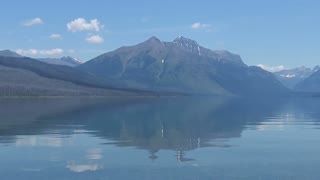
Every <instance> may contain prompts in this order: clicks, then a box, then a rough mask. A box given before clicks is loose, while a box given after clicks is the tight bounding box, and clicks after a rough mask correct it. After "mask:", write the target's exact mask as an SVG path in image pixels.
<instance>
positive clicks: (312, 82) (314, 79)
mask: <svg viewBox="0 0 320 180" xmlns="http://www.w3.org/2000/svg"><path fill="white" fill-rule="evenodd" d="M319 69H320V67H319V66H316V67H315V68H313V72H314V73H313V74H312V75H310V76H309V77H307V78H305V79H304V80H303V81H301V82H299V83H298V84H297V85H296V86H295V90H297V91H303V92H317V93H320V71H319Z"/></svg>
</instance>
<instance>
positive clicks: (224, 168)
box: [0, 97, 320, 180]
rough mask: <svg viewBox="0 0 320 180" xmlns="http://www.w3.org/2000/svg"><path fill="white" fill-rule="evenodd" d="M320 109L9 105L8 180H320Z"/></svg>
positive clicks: (84, 102)
mask: <svg viewBox="0 0 320 180" xmlns="http://www.w3.org/2000/svg"><path fill="white" fill-rule="evenodd" d="M319 107H320V99H317V98H314V99H312V98H279V99H267V98H266V99H246V98H221V97H180V98H131V99H117V98H109V99H108V98H106V99H103V98H91V99H90V98H80V99H73V98H65V99H64V98H60V99H59V98H58V99H54V98H52V99H41V98H39V99H27V98H26V99H0V119H1V121H0V158H1V160H0V176H1V179H3V180H21V179H32V180H44V179H46V180H73V179H75V180H82V179H90V180H108V179H110V180H113V179H133V180H144V179H145V180H149V179H152V180H160V179H161V180H162V179H166V180H170V179H183V180H189V179H190V180H194V179H201V180H202V179H219V180H223V179H245V180H247V179H252V180H260V179H281V180H283V179H290V180H291V179H319V178H320V174H319V167H320V156H319V153H320V129H319V128H320V111H319Z"/></svg>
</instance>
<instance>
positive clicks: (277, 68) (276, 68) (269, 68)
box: [257, 64, 287, 72]
mask: <svg viewBox="0 0 320 180" xmlns="http://www.w3.org/2000/svg"><path fill="white" fill-rule="evenodd" d="M257 66H258V67H260V68H262V69H264V70H266V71H269V72H279V71H282V70H286V69H287V68H286V67H285V66H284V65H279V66H267V65H264V64H258V65H257Z"/></svg>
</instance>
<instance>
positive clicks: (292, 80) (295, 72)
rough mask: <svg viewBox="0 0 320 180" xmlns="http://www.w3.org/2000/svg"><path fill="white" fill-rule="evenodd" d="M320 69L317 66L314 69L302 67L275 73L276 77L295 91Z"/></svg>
mask: <svg viewBox="0 0 320 180" xmlns="http://www.w3.org/2000/svg"><path fill="white" fill-rule="evenodd" d="M319 69H320V67H319V66H316V67H314V68H313V69H311V68H306V67H304V66H302V67H298V68H294V69H288V70H282V71H279V72H275V75H276V76H277V78H278V79H279V80H280V81H281V82H282V83H283V84H284V85H285V86H286V87H288V88H290V89H295V87H296V85H297V84H299V83H301V82H302V81H303V80H305V79H306V78H308V77H309V76H311V75H312V74H313V73H315V72H317V71H318V70H319Z"/></svg>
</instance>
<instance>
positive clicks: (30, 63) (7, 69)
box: [0, 56, 143, 96]
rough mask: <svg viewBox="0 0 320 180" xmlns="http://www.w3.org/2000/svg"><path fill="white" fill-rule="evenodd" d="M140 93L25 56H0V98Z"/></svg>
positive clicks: (69, 68)
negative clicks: (114, 86)
mask: <svg viewBox="0 0 320 180" xmlns="http://www.w3.org/2000/svg"><path fill="white" fill-rule="evenodd" d="M137 94H143V92H138V91H130V90H125V89H115V88H112V87H109V86H108V83H107V82H106V81H104V80H101V79H99V78H97V77H95V76H93V75H90V74H88V73H85V72H82V71H80V70H77V69H74V68H72V67H68V66H61V65H52V64H47V63H43V62H40V61H38V60H35V59H31V58H28V57H8V56H0V96H88V95H90V96H92V95H94V96H96V95H99V96H110V95H137Z"/></svg>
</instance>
